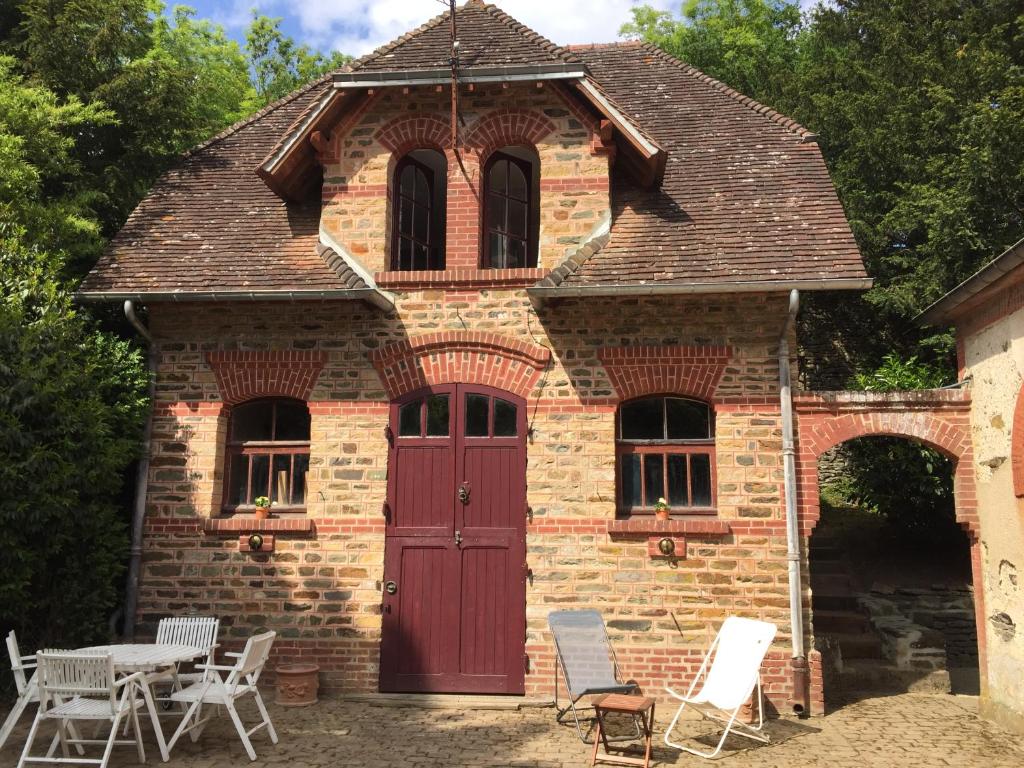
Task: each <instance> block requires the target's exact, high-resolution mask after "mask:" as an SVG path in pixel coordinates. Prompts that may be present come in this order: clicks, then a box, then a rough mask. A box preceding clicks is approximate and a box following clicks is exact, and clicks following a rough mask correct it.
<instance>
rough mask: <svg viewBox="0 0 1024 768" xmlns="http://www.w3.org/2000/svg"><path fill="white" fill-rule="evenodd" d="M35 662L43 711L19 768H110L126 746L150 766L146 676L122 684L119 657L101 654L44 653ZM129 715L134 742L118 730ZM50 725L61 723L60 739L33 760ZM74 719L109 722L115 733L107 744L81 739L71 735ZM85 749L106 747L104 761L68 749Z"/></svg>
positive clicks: (136, 677) (108, 737)
mask: <svg viewBox="0 0 1024 768" xmlns="http://www.w3.org/2000/svg"><path fill="white" fill-rule="evenodd" d="M36 663H37V665H38V667H37V672H36V675H37V677H36V680H37V682H38V687H39V711H38V712H37V713H36V718H35V720H34V721H33V722H32V728H31V730H30V731H29V733H28V741H26V742H25V749H24V750H23V751H22V753H21V759H20V760H19V761H18V768H24V766H25V765H28V764H29V763H45V764H47V765H53V764H66V763H73V764H80V765H98V766H100V768H105V767H106V765H107V762H108V761H109V760H110V753H111V752H112V751H113V748H114V746H115V745H121V744H134V745H135V747H136V749H137V750H138V753H139V761H140V762H143V763H144V762H146V751H145V749H144V748H143V746H142V733H141V731H140V730H139V714H138V710H139V708H140V707H143V706H145V705H144V703H143V701H142V699H141V698H137V697H136V693H137V692H138V683H139V681H140V680H142V673H141V672H136V673H135V674H134V675H129V676H127V677H122V678H120V679H117V678H115V677H114V657H113V656H112V655H111V654H110V653H101V652H87V651H40V652H38V653H37V654H36ZM125 716H127V717H128V718H130V722H131V724H132V726H133V732H134V734H135V738H134V739H131V740H118V739H117V730H118V726H119V725H120V723H121V719H122V718H124V717H125ZM45 720H54V721H56V723H57V739H56V740H55V741H54V743H53V744H51V746H50V749H49V751H48V752H47V754H46V757H32V756H31V753H32V744H33V742H34V741H35V738H36V735H37V734H38V732H39V726H40V725H41V724H42V723H43V722H44V721H45ZM75 720H92V721H107V722H109V723H110V734H109V735H108V736H107V738H106V739H83V738H80V737H78V736H76V735H75V734H74V731H72V730H71V723H72V722H73V721H75ZM85 744H101V745H104V751H103V756H102V757H101V758H99V759H95V758H90V759H86V758H85V757H81V756H76V757H72V756H71V752H70V750H69V749H68V747H69V746H76V747H77V746H81V745H85ZM58 745H59V746H60V748H61V751H62V753H63V757H59V758H57V757H53V753H54V752H55V751H56V748H57V746H58Z"/></svg>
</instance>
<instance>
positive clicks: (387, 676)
mask: <svg viewBox="0 0 1024 768" xmlns="http://www.w3.org/2000/svg"><path fill="white" fill-rule="evenodd" d="M389 440H390V443H391V447H390V456H389V462H388V508H387V529H386V530H387V538H386V544H385V554H384V591H383V625H382V637H381V665H380V689H381V690H382V691H388V692H435V693H506V694H514V693H523V692H524V676H525V655H524V653H525V636H526V404H525V403H524V402H523V401H522V400H521V399H520V398H517V397H515V396H513V395H511V394H509V393H507V392H503V391H501V390H496V389H492V388H489V387H481V386H469V385H462V384H451V385H445V386H437V387H431V388H429V389H426V390H420V391H418V392H416V393H414V394H412V395H409V396H406V397H405V398H402V399H401V400H399V401H397V402H395V403H393V404H392V407H391V424H390V430H389Z"/></svg>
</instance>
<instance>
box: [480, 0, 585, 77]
mask: <svg viewBox="0 0 1024 768" xmlns="http://www.w3.org/2000/svg"><path fill="white" fill-rule="evenodd" d="M471 4H472V5H475V6H478V7H482V8H483V10H485V11H487V12H488V13H489V14H490V15H491V16H493V17H494V18H495V19H496V20H498V21H500V22H501V23H503V24H504V25H505V26H507V27H508V28H509V29H511V30H512V31H513V32H516V33H518V34H521V35H523V36H524V37H526V38H528V39H529V40H530V42H531V43H538V44H540V46H541V47H542V48H544V49H545V50H546V51H547V52H548V53H550V54H552V55H554V56H557V57H558V58H560V59H565V60H567V61H568V62H570V63H573V64H579V63H580V60H579V59H578V58H577V57H576V56H573V54H572V51H570V50H569V49H568V48H566V47H565V46H562V45H558V43H555V42H553V41H551V40H549V39H548V38H546V37H544V35H542V34H540V33H539V32H536V31H534V30H533V29H531V28H530V27H528V26H526V25H525V24H523V22H521V21H519V19H517V18H515V17H514V16H510V15H509V14H507V13H505V11H503V10H501V8H499V7H498V6H497V5H495V4H494V3H484V2H482V0H466V4H465V5H464V6H463V7H466V6H468V5H471Z"/></svg>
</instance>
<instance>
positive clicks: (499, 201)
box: [487, 194, 505, 230]
mask: <svg viewBox="0 0 1024 768" xmlns="http://www.w3.org/2000/svg"><path fill="white" fill-rule="evenodd" d="M487 229H488V230H492V229H501V230H504V229H505V198H503V197H501V196H500V195H495V194H490V195H488V196H487Z"/></svg>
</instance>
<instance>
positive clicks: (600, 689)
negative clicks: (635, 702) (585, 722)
mask: <svg viewBox="0 0 1024 768" xmlns="http://www.w3.org/2000/svg"><path fill="white" fill-rule="evenodd" d="M548 627H550V629H551V634H552V635H553V636H554V638H555V657H556V659H557V663H556V664H555V709H556V710H557V711H558V715H557V717H556V718H555V719H556V721H557V722H559V723H561V722H563V720H562V718H563V717H565V715H566V714H567V713H568V712H570V711H571V712H572V717H573V720H574V721H575V722H576V733H578V734H579V737H580V740H581V741H583V743H584V744H591V743H592V742H591V741H588V740H587V738H586V737H585V736H584V735H583V728H582V727H581V726H580V717H579V712H578V710H577V709H576V702H577V701H579V700H580V699H581V698H583V697H584V696H592V695H595V694H599V693H634V692H639V691H640V686H638V685H637V684H636V683H634V682H626V683H623V682H621V681H620V680H619V667H618V663H617V662H616V660H615V651H614V650H613V649H612V645H611V643H610V642H609V641H608V633H607V631H605V627H604V619H603V618H602V617H601V614H600V613H598V612H597V611H552V612H551V613H549V614H548ZM559 672H561V673H562V680H563V681H564V682H565V689H566V691H568V693H569V705H568V706H567V707H564V708H561V707H559V704H558V673H559ZM634 725H635V726H636V728H637V732H636V735H635V736H619V737H614V738H613V737H609V738H608V741H631V740H632V739H634V738H636V736H638V735H639V734H640V727H639V724H638V723H635V722H634Z"/></svg>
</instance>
